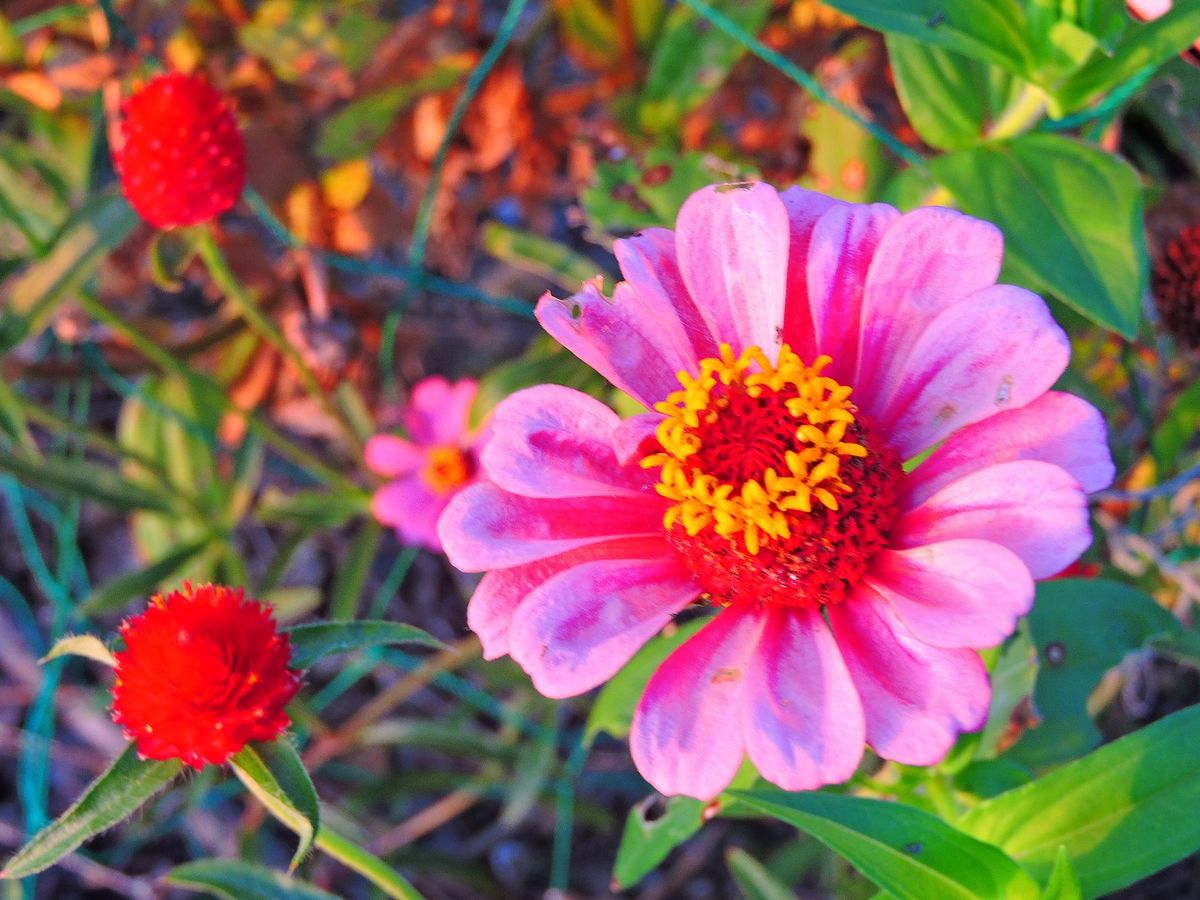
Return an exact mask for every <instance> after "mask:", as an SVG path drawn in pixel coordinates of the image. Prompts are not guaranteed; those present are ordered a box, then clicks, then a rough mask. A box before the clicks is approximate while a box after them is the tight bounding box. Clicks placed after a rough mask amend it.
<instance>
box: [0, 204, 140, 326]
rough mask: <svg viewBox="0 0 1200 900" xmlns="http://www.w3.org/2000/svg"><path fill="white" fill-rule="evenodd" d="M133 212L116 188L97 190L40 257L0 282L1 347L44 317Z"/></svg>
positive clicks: (128, 226)
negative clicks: (0, 301)
mask: <svg viewBox="0 0 1200 900" xmlns="http://www.w3.org/2000/svg"><path fill="white" fill-rule="evenodd" d="M137 223H138V217H137V214H136V213H135V212H134V211H133V209H132V208H131V207H130V206H129V204H128V203H126V202H125V198H124V197H122V196H121V195H120V194H119V193H115V192H110V193H105V194H101V195H99V196H97V197H96V198H95V199H93V200H92V201H91V202H89V203H88V204H87V205H85V206H84V207H83V208H82V209H80V210H79V211H78V212H76V213H75V214H74V215H72V216H71V218H70V219H69V220H68V221H67V223H66V225H64V226H63V229H62V231H61V233H60V235H59V237H58V240H56V241H55V243H54V246H53V248H52V249H51V250H50V252H49V253H48V254H47V255H46V257H45V258H44V259H40V260H37V261H35V262H32V263H30V264H29V265H28V266H26V267H25V268H24V269H23V270H22V271H20V272H18V273H17V274H15V275H13V276H11V277H10V278H9V279H7V280H6V281H5V282H4V283H3V284H0V297H4V310H3V312H0V349H2V348H7V347H14V346H16V345H17V344H18V343H20V342H21V341H22V340H24V339H25V338H26V337H27V336H28V335H30V334H32V333H34V332H36V331H39V330H41V329H42V327H44V326H45V324H46V323H47V322H48V321H49V319H50V316H51V315H53V313H54V310H55V309H56V308H57V307H58V304H59V303H61V302H62V301H64V300H66V299H67V298H68V297H70V296H71V295H72V294H73V293H75V292H76V291H78V290H79V288H80V287H81V286H82V285H83V284H84V282H86V281H87V280H88V279H89V278H91V277H92V275H93V274H94V273H95V271H96V269H97V268H98V267H99V265H100V263H101V261H103V260H104V258H105V257H106V256H107V255H108V254H109V252H111V251H112V250H113V249H115V248H116V247H117V246H118V245H119V244H120V243H121V242H122V241H124V240H125V238H126V237H128V236H129V234H130V233H131V232H132V231H133V229H134V227H135V226H136V225H137Z"/></svg>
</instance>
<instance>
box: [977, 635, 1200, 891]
mask: <svg viewBox="0 0 1200 900" xmlns="http://www.w3.org/2000/svg"><path fill="white" fill-rule="evenodd" d="M1087 618H1088V620H1089V621H1091V622H1092V623H1093V624H1095V623H1096V622H1098V621H1099V620H1100V616H1099V615H1098V614H1096V615H1093V614H1091V613H1089V614H1088V616H1087ZM1197 746H1200V706H1192V707H1189V708H1187V709H1185V710H1183V711H1182V712H1177V713H1175V714H1174V715H1171V716H1168V717H1167V718H1165V719H1162V720H1161V721H1158V722H1155V723H1154V724H1153V725H1148V726H1147V727H1145V728H1143V729H1141V730H1140V731H1135V732H1134V733H1133V734H1129V735H1126V736H1125V737H1123V738H1120V739H1119V740H1116V741H1113V742H1112V743H1111V744H1107V745H1105V746H1103V747H1101V748H1100V749H1099V750H1096V751H1094V752H1093V753H1090V754H1088V755H1087V756H1085V757H1083V758H1082V759H1079V760H1076V761H1075V762H1072V763H1068V764H1067V765H1065V766H1063V767H1062V768H1059V769H1056V770H1055V771H1053V772H1051V773H1050V774H1049V775H1045V776H1043V777H1042V778H1039V779H1038V780H1037V781H1034V782H1031V783H1030V784H1027V785H1025V786H1024V787H1020V788H1017V789H1016V790H1012V791H1009V792H1008V793H1005V794H1001V795H1000V796H998V797H994V798H992V799H991V800H985V801H984V802H983V803H981V804H979V805H978V806H977V807H975V808H974V809H972V810H970V811H969V812H968V813H967V814H966V815H965V816H964V817H963V819H962V821H961V823H960V824H961V826H962V827H963V828H964V829H965V830H966V831H968V832H970V833H971V834H973V835H975V837H977V838H979V839H980V840H982V841H987V842H989V843H992V844H995V845H996V846H997V847H1000V848H1001V849H1003V850H1004V851H1005V852H1006V853H1008V854H1010V855H1011V856H1012V857H1013V858H1014V859H1015V860H1017V861H1018V862H1019V863H1021V865H1022V866H1024V867H1025V868H1026V869H1027V870H1028V871H1029V872H1030V873H1031V874H1032V875H1033V876H1034V877H1035V878H1039V879H1048V878H1049V877H1050V875H1051V872H1052V871H1053V869H1054V866H1055V861H1056V859H1057V858H1058V854H1059V852H1060V849H1059V848H1060V847H1065V848H1066V852H1067V853H1068V854H1069V856H1070V857H1071V860H1072V862H1073V863H1074V867H1075V872H1076V874H1077V875H1078V878H1079V884H1080V886H1081V888H1082V892H1083V895H1084V896H1085V897H1096V896H1099V895H1101V894H1106V893H1109V892H1110V891H1115V890H1118V889H1120V888H1122V887H1125V886H1126V885H1128V884H1132V883H1133V882H1135V881H1137V880H1139V879H1141V878H1145V877H1146V876H1148V875H1150V874H1152V873H1154V872H1157V871H1158V870H1159V869H1162V868H1164V867H1165V866H1168V865H1170V864H1171V863H1173V862H1175V861H1176V860H1179V859H1182V858H1183V857H1185V856H1187V855H1189V854H1191V853H1194V852H1196V850H1197V849H1200V816H1195V815H1192V812H1193V811H1194V810H1195V809H1197V807H1198V806H1200V754H1197V753H1196V747H1197Z"/></svg>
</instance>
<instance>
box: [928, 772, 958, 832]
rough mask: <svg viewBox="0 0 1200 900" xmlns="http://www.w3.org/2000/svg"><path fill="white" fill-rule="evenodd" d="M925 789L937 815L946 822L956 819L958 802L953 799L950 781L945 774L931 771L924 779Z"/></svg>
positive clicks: (955, 820)
mask: <svg viewBox="0 0 1200 900" xmlns="http://www.w3.org/2000/svg"><path fill="white" fill-rule="evenodd" d="M925 790H926V792H927V793H928V795H929V799H930V801H931V802H932V803H933V808H934V809H936V810H937V812H938V815H939V816H941V817H942V818H943V819H945V820H946V821H947V822H951V823H953V822H957V821H958V817H959V815H960V812H959V809H958V803H956V802H955V800H954V792H953V791H952V790H951V789H950V782H949V781H948V779H947V777H946V776H945V775H943V774H941V773H940V772H933V771H931V772H930V773H929V775H928V777H926V779H925Z"/></svg>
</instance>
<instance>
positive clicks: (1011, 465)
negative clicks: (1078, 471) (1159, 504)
mask: <svg viewBox="0 0 1200 900" xmlns="http://www.w3.org/2000/svg"><path fill="white" fill-rule="evenodd" d="M955 538H978V539H980V540H985V541H991V542H992V543H995V544H1000V545H1001V546H1004V547H1007V548H1008V549H1009V550H1012V551H1013V552H1014V553H1015V554H1016V555H1017V556H1019V557H1020V558H1021V561H1022V562H1024V563H1025V565H1026V566H1027V567H1028V568H1029V572H1030V574H1032V575H1033V577H1034V578H1049V577H1050V576H1051V575H1054V574H1055V573H1057V572H1061V571H1062V570H1063V569H1065V568H1066V567H1067V566H1068V565H1070V564H1071V563H1072V562H1074V561H1075V560H1076V559H1077V558H1078V557H1079V554H1081V553H1082V552H1083V551H1084V550H1086V549H1087V547H1088V545H1089V544H1090V543H1091V542H1092V532H1091V529H1090V528H1089V527H1088V514H1087V502H1086V500H1085V497H1084V493H1083V489H1082V488H1081V487H1080V486H1079V482H1077V481H1076V480H1075V479H1074V478H1072V477H1071V476H1070V475H1069V474H1068V473H1067V472H1065V471H1063V470H1062V469H1060V468H1059V467H1058V466H1055V465H1051V464H1050V463H1045V462H1038V461H1036V460H1020V461H1017V462H1007V463H1000V464H999V465H995V466H989V467H988V468H986V469H980V470H979V471H977V472H973V473H971V474H970V475H967V476H966V477H964V478H960V479H959V480H958V481H955V482H952V483H950V484H948V485H946V486H945V487H943V488H942V489H941V490H939V491H937V493H935V494H933V495H932V496H931V497H929V498H928V499H927V500H925V501H924V502H923V503H921V504H920V505H919V506H917V507H916V508H914V509H911V510H909V511H907V512H904V513H902V514H901V516H900V519H899V520H898V521H897V522H896V525H895V527H894V530H893V533H892V545H893V546H894V547H897V548H901V549H902V548H906V547H919V546H921V545H923V544H934V543H938V542H940V541H948V540H953V539H955Z"/></svg>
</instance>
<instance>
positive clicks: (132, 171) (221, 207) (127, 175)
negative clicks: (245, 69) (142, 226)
mask: <svg viewBox="0 0 1200 900" xmlns="http://www.w3.org/2000/svg"><path fill="white" fill-rule="evenodd" d="M121 133H122V135H123V137H124V142H123V144H122V146H121V148H120V150H119V151H118V152H117V153H115V154H114V156H115V162H116V166H117V172H118V173H119V174H120V176H121V187H122V189H123V190H124V191H125V197H126V198H127V199H128V200H129V202H130V204H132V205H133V208H134V209H136V210H137V211H138V213H139V214H140V215H141V216H142V218H144V219H145V220H146V221H147V222H149V223H150V224H151V225H154V226H156V227H158V228H176V227H179V226H186V225H195V224H197V223H199V222H207V221H208V220H209V219H212V218H215V217H216V216H219V215H220V214H221V213H223V212H225V210H227V209H229V208H230V207H232V206H233V204H235V203H236V202H237V200H238V197H240V196H241V194H242V187H243V186H244V185H245V183H246V148H245V145H244V144H243V143H242V136H241V134H240V133H239V132H238V127H237V122H236V121H235V120H234V118H233V113H232V112H230V110H229V105H228V104H227V103H226V102H225V98H224V97H222V96H221V94H220V93H218V92H217V91H216V90H214V89H213V88H212V87H211V86H210V85H209V84H208V82H206V81H204V79H202V78H199V77H197V76H194V75H184V74H182V73H179V72H172V73H170V74H169V75H159V76H158V77H156V78H154V79H152V80H151V81H150V83H149V84H147V85H146V86H145V87H143V88H141V89H140V90H138V91H136V92H135V93H134V94H133V96H132V97H130V98H129V99H128V100H126V101H125V104H124V106H123V107H122V120H121Z"/></svg>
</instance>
